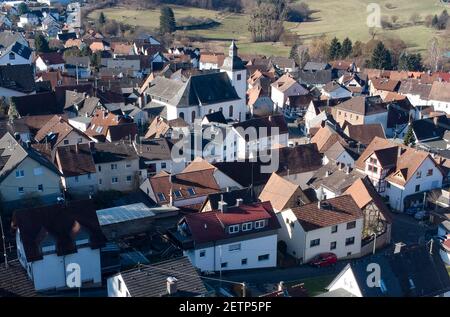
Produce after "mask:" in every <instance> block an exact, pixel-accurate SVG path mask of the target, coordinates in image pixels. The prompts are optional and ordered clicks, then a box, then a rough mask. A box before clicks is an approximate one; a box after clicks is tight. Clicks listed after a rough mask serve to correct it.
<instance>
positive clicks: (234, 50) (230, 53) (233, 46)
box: [228, 40, 238, 59]
mask: <svg viewBox="0 0 450 317" xmlns="http://www.w3.org/2000/svg"><path fill="white" fill-rule="evenodd" d="M237 51H238V48H237V46H236V43H235V42H234V40H232V41H231V45H230V47H229V49H228V56H230V57H231V58H233V59H234V57H235V56H238V54H237Z"/></svg>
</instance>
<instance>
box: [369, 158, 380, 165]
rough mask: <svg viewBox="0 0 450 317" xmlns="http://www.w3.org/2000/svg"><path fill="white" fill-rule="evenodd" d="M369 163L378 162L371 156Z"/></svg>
mask: <svg viewBox="0 0 450 317" xmlns="http://www.w3.org/2000/svg"><path fill="white" fill-rule="evenodd" d="M370 163H372V164H375V165H376V164H378V160H377V159H376V158H374V157H371V158H370Z"/></svg>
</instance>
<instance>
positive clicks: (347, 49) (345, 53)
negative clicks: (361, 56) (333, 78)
mask: <svg viewBox="0 0 450 317" xmlns="http://www.w3.org/2000/svg"><path fill="white" fill-rule="evenodd" d="M352 51H353V43H352V41H351V40H350V39H349V38H348V37H346V38H345V39H344V41H342V48H341V57H342V58H347V57H349V56H350V54H352Z"/></svg>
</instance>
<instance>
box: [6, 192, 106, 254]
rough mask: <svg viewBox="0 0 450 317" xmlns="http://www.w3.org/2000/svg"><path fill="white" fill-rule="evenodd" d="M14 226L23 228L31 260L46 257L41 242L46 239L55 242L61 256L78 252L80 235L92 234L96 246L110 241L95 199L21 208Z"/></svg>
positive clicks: (23, 237) (25, 245) (14, 216)
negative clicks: (104, 232) (100, 220)
mask: <svg viewBox="0 0 450 317" xmlns="http://www.w3.org/2000/svg"><path fill="white" fill-rule="evenodd" d="M12 227H13V228H14V229H16V228H18V229H19V230H20V238H21V240H22V243H23V248H24V251H25V256H26V258H27V261H29V262H31V261H38V260H41V259H42V258H43V255H42V252H41V247H40V246H41V244H42V243H44V242H46V243H49V242H54V243H55V244H56V254H57V255H58V256H63V255H68V254H72V253H76V252H77V246H76V237H77V236H78V235H80V236H84V235H88V237H89V246H90V247H91V248H92V249H98V248H100V247H102V246H104V244H105V242H106V238H105V236H104V235H103V233H102V231H101V229H100V225H99V222H98V219H97V214H96V211H95V206H94V203H93V201H92V200H91V199H89V200H81V201H72V202H70V203H68V204H67V205H66V204H56V205H50V206H41V207H36V208H29V209H23V210H17V211H15V212H14V215H13V221H12Z"/></svg>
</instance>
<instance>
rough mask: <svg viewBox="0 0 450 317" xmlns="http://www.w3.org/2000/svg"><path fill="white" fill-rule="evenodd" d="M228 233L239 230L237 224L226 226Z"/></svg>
mask: <svg viewBox="0 0 450 317" xmlns="http://www.w3.org/2000/svg"><path fill="white" fill-rule="evenodd" d="M228 232H229V233H236V232H239V225H232V226H229V227H228Z"/></svg>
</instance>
